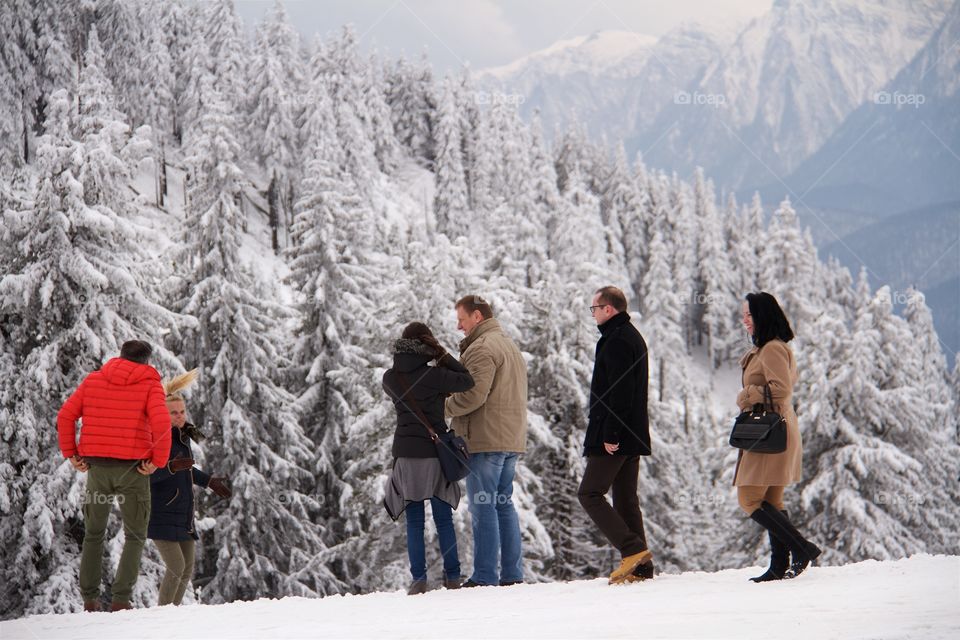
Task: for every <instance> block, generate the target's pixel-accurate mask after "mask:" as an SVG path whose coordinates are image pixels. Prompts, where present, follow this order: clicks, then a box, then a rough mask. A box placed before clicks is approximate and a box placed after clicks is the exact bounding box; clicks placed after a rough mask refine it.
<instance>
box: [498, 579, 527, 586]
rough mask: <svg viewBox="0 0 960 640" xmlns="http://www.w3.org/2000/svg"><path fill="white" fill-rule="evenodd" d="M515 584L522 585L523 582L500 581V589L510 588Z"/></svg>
mask: <svg viewBox="0 0 960 640" xmlns="http://www.w3.org/2000/svg"><path fill="white" fill-rule="evenodd" d="M515 584H523V580H501V581H500V586H501V587H512V586H513V585H515Z"/></svg>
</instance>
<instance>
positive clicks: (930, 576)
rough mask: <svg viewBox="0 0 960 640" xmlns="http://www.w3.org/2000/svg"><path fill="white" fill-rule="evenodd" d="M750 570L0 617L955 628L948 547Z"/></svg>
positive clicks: (311, 630) (73, 635)
mask: <svg viewBox="0 0 960 640" xmlns="http://www.w3.org/2000/svg"><path fill="white" fill-rule="evenodd" d="M757 571H759V569H758V568H750V569H731V570H727V571H720V572H717V573H685V574H681V575H660V576H659V577H657V578H656V579H655V580H653V581H651V582H646V583H639V584H633V585H625V586H618V587H610V586H608V585H607V584H606V580H605V579H596V580H589V581H587V580H584V581H576V582H568V583H552V584H536V585H520V586H515V587H502V588H493V587H488V588H477V589H464V590H461V591H435V592H431V593H427V594H426V595H423V596H416V597H409V596H407V595H405V594H404V593H402V592H394V593H375V594H369V595H363V596H332V597H328V598H323V599H319V600H309V599H303V598H284V599H282V600H258V601H255V602H235V603H232V604H226V605H218V606H203V605H194V606H184V607H180V608H174V607H165V608H163V609H160V608H154V609H142V610H135V611H127V612H121V613H97V614H89V613H77V614H69V615H43V616H33V617H30V618H24V619H20V620H12V621H7V622H3V623H0V637H2V638H4V640H14V639H15V638H16V639H20V638H24V639H26V638H70V639H72V640H80V639H82V638H96V639H97V640H109V639H111V638H117V639H122V640H128V639H129V638H207V639H213V638H232V639H237V638H308V637H309V638H318V637H323V638H525V639H526V638H638V637H642V638H765V639H766V638H775V639H776V640H788V639H790V638H802V639H803V640H814V639H816V640H821V639H824V638H923V639H924V640H935V639H937V638H957V637H960V607H958V603H960V586H958V578H960V557H957V556H928V555H918V556H914V557H912V558H908V559H903V560H897V561H889V562H877V561H873V560H871V561H867V562H860V563H857V564H851V565H847V566H843V567H823V568H819V567H813V568H811V569H810V570H808V573H807V574H805V575H803V576H802V577H800V578H798V579H797V580H789V581H784V582H780V583H770V584H763V585H757V584H753V583H751V582H749V581H748V580H747V578H748V577H750V576H752V575H755V574H756V573H757Z"/></svg>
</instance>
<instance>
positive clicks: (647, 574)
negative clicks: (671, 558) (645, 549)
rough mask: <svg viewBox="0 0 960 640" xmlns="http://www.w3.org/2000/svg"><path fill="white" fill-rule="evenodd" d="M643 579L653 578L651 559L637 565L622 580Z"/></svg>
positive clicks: (633, 580)
mask: <svg viewBox="0 0 960 640" xmlns="http://www.w3.org/2000/svg"><path fill="white" fill-rule="evenodd" d="M644 580H653V560H648V561H647V562H644V563H643V564H640V565H637V568H636V569H634V570H633V573H631V574H630V575H628V576H627V577H626V579H625V580H624V582H625V583H628V584H630V583H633V582H643V581H644Z"/></svg>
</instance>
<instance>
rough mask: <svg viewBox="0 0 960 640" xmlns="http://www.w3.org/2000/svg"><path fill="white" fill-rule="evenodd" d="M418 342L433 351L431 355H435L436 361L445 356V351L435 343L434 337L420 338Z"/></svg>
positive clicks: (438, 343)
mask: <svg viewBox="0 0 960 640" xmlns="http://www.w3.org/2000/svg"><path fill="white" fill-rule="evenodd" d="M419 340H420V342H422V343H423V344H425V345H427V346H428V347H430V348H431V349H433V353H434V354H435V355H434V357H435V358H436V359H437V360H439V359H441V358H443V356H444V355H446V353H447V350H446V349H444V348H443V347H442V346H441V345H440V342H439V341H437V339H436V338H435V337H434V336H420V338H419Z"/></svg>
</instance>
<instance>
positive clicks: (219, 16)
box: [191, 0, 249, 126]
mask: <svg viewBox="0 0 960 640" xmlns="http://www.w3.org/2000/svg"><path fill="white" fill-rule="evenodd" d="M195 15H197V18H198V19H199V20H200V24H199V25H198V27H199V28H198V29H197V31H198V33H197V34H196V35H195V36H194V38H195V42H196V43H197V44H200V45H201V47H200V48H199V49H197V50H195V51H194V52H192V55H191V58H192V60H191V66H192V67H193V68H194V69H193V71H194V73H195V74H197V78H198V80H199V79H200V78H202V71H201V70H200V68H201V67H202V68H203V69H205V70H206V72H207V73H209V74H210V75H211V77H212V78H213V84H214V86H215V87H216V89H217V91H218V92H219V93H220V95H221V96H222V99H223V101H224V105H225V106H226V108H227V111H228V112H229V113H231V114H234V118H237V119H238V122H237V125H238V126H242V125H243V122H242V121H240V117H241V116H242V114H244V113H245V111H244V109H243V105H244V96H246V95H247V90H246V83H245V79H246V74H245V73H244V71H245V70H246V69H247V68H248V66H249V57H248V55H247V53H246V52H247V51H248V50H249V47H248V46H247V38H246V37H245V35H244V31H243V24H242V22H241V20H240V18H239V16H237V12H236V8H235V7H234V2H233V0H211V1H210V2H205V3H202V4H200V5H198V8H197V13H196V14H195ZM200 33H202V37H201V35H200ZM197 54H201V55H197ZM197 108H198V109H200V112H199V113H196V117H197V118H199V117H200V116H201V114H202V111H203V110H204V109H205V106H204V105H198V107H197Z"/></svg>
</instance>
